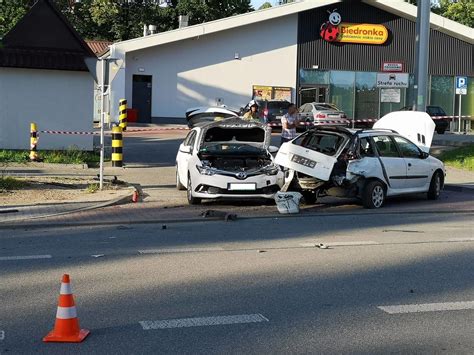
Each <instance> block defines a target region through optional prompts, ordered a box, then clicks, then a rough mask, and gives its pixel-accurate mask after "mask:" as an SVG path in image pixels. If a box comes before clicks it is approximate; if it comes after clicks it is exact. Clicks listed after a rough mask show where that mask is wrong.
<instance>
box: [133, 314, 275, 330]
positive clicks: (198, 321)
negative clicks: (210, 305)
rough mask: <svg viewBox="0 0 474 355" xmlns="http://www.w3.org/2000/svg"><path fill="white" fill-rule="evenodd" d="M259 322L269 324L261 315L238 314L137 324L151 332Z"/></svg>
mask: <svg viewBox="0 0 474 355" xmlns="http://www.w3.org/2000/svg"><path fill="white" fill-rule="evenodd" d="M260 322H269V320H268V319H267V318H266V317H264V316H263V315H261V314H240V315H232V316H216V317H198V318H182V319H168V320H157V321H140V322H139V323H140V325H141V326H142V328H143V330H152V329H170V328H189V327H204V326H211V325H229V324H245V323H260Z"/></svg>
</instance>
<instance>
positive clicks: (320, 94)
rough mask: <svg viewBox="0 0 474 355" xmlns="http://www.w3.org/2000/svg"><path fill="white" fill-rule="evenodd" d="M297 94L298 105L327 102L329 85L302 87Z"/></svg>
mask: <svg viewBox="0 0 474 355" xmlns="http://www.w3.org/2000/svg"><path fill="white" fill-rule="evenodd" d="M299 94H300V97H299V104H300V105H304V104H306V103H309V102H320V103H322V102H329V85H315V86H311V87H302V88H301V89H300V91H299Z"/></svg>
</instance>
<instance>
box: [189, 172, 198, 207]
mask: <svg viewBox="0 0 474 355" xmlns="http://www.w3.org/2000/svg"><path fill="white" fill-rule="evenodd" d="M186 196H187V197H188V203H189V204H190V205H199V204H200V203H201V199H200V198H197V197H194V196H193V186H192V184H191V176H190V175H189V174H188V189H187V192H186Z"/></svg>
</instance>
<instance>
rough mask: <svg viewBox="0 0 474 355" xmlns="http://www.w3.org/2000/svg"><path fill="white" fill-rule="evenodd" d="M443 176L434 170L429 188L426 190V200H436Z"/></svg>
mask: <svg viewBox="0 0 474 355" xmlns="http://www.w3.org/2000/svg"><path fill="white" fill-rule="evenodd" d="M442 181H443V178H442V176H441V173H440V172H439V171H436V172H435V173H434V174H433V177H432V178H431V183H430V189H429V190H428V200H437V199H438V198H439V195H440V194H441V186H442V183H443V182H442Z"/></svg>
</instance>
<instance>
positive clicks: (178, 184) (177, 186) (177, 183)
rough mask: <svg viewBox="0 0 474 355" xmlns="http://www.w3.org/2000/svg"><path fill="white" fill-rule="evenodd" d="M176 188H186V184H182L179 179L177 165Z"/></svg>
mask: <svg viewBox="0 0 474 355" xmlns="http://www.w3.org/2000/svg"><path fill="white" fill-rule="evenodd" d="M176 189H177V190H180V191H182V190H186V186H184V185H183V184H182V183H181V181H180V180H179V172H178V166H177V165H176Z"/></svg>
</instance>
